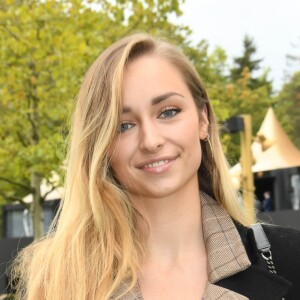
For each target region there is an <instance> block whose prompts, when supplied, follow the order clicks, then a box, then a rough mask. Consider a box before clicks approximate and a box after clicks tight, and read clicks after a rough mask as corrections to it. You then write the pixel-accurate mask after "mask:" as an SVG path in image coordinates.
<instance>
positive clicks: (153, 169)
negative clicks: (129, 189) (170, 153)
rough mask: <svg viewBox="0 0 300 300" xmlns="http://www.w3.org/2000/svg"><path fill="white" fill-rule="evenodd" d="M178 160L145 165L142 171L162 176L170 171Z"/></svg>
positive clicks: (159, 161) (162, 160)
mask: <svg viewBox="0 0 300 300" xmlns="http://www.w3.org/2000/svg"><path fill="white" fill-rule="evenodd" d="M175 160H176V158H172V159H161V160H156V161H152V162H148V163H145V164H143V165H142V166H141V167H140V169H141V170H143V171H145V172H147V173H152V174H161V173H164V172H166V171H168V170H169V169H170V168H171V167H172V165H173V164H174V162H175Z"/></svg>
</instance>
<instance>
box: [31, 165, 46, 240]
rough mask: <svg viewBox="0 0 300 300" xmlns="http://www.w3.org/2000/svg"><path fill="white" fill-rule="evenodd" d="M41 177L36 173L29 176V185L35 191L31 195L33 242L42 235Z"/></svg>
mask: <svg viewBox="0 0 300 300" xmlns="http://www.w3.org/2000/svg"><path fill="white" fill-rule="evenodd" d="M41 181H42V180H41V176H40V175H39V174H37V173H36V172H34V171H33V172H32V174H31V185H32V187H33V188H34V189H35V192H34V193H33V194H32V203H31V216H32V222H33V236H34V240H38V239H39V238H41V237H42V236H43V234H44V214H43V207H42V202H41Z"/></svg>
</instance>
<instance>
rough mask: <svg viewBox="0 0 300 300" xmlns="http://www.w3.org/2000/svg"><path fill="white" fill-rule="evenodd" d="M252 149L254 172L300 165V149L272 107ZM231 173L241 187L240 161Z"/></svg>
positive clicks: (236, 184)
mask: <svg viewBox="0 0 300 300" xmlns="http://www.w3.org/2000/svg"><path fill="white" fill-rule="evenodd" d="M251 149H252V155H253V159H254V165H253V167H252V171H253V173H256V172H264V171H271V170H277V169H287V168H292V167H298V166H300V151H299V150H298V149H297V148H296V147H295V146H294V144H293V143H292V142H291V140H290V139H289V137H288V136H287V134H286V133H285V131H284V130H283V128H282V127H281V125H280V123H279V121H278V120H277V118H276V116H275V114H274V111H273V109H272V108H269V109H268V112H267V114H266V116H265V118H264V120H263V122H262V125H261V127H260V129H259V131H258V132H257V134H256V139H255V141H254V142H253V143H252V145H251ZM230 173H231V175H232V179H233V182H234V185H235V186H236V188H239V187H240V176H241V165H240V163H238V164H236V165H234V166H233V167H232V168H231V169H230Z"/></svg>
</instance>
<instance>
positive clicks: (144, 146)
mask: <svg viewBox="0 0 300 300" xmlns="http://www.w3.org/2000/svg"><path fill="white" fill-rule="evenodd" d="M164 143H165V139H164V136H163V133H162V131H161V130H160V128H159V127H158V126H157V125H156V124H154V123H153V122H147V123H144V124H143V125H142V126H141V130H140V144H139V146H140V150H142V151H144V152H157V151H158V150H159V149H160V148H162V146H163V145H164Z"/></svg>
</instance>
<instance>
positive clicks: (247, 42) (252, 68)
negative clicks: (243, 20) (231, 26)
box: [230, 35, 272, 93]
mask: <svg viewBox="0 0 300 300" xmlns="http://www.w3.org/2000/svg"><path fill="white" fill-rule="evenodd" d="M243 46H244V50H243V51H244V52H243V54H242V56H240V57H236V58H234V65H235V66H234V67H233V68H232V69H231V70H230V77H231V79H232V80H233V81H237V80H239V79H240V78H241V77H242V74H243V72H244V70H245V68H247V70H248V73H249V74H250V75H251V76H250V78H249V81H248V86H249V88H251V89H253V90H254V89H257V88H260V87H262V86H267V87H268V89H269V93H271V91H272V85H271V82H270V81H268V79H267V76H268V72H267V71H265V72H264V73H263V74H262V75H261V76H260V77H254V72H256V71H258V70H259V69H260V63H261V62H262V59H254V58H253V56H254V55H255V54H256V46H255V44H254V41H253V39H251V38H250V37H249V36H247V35H246V36H245V38H244V41H243Z"/></svg>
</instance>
